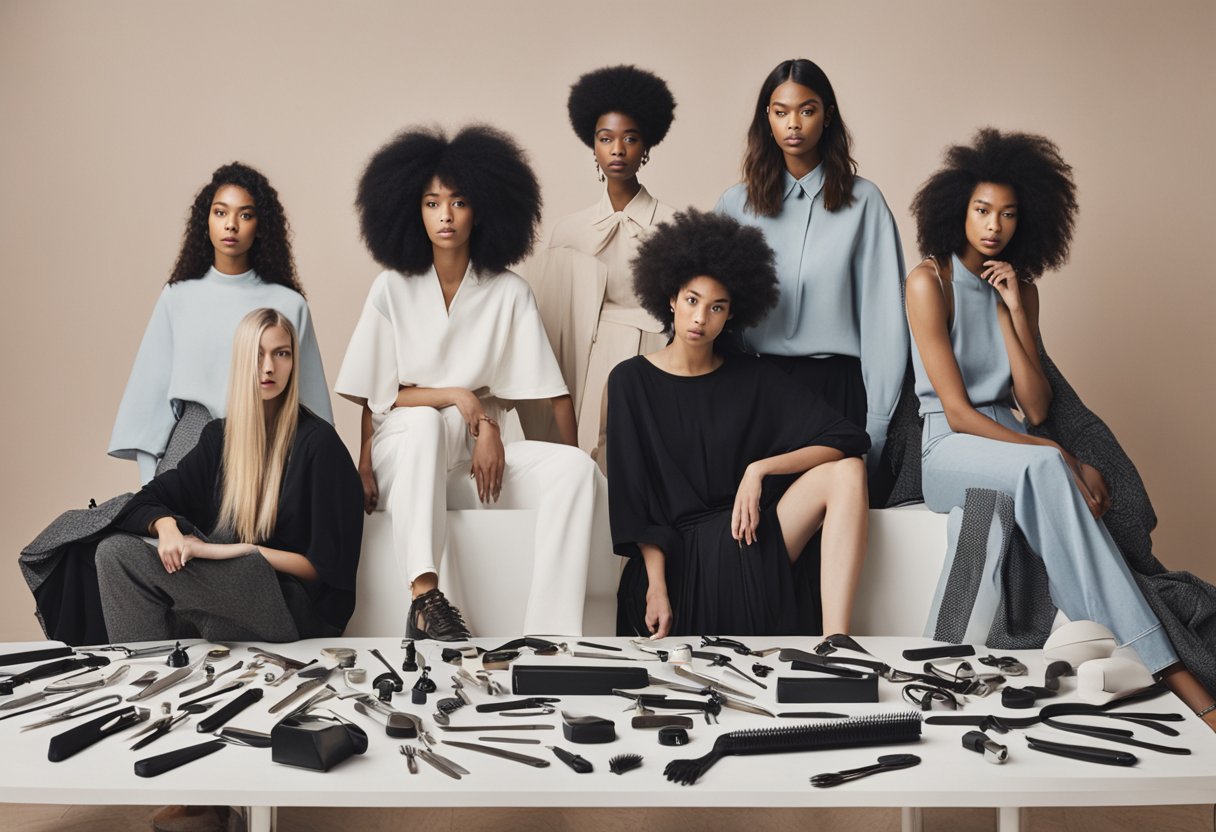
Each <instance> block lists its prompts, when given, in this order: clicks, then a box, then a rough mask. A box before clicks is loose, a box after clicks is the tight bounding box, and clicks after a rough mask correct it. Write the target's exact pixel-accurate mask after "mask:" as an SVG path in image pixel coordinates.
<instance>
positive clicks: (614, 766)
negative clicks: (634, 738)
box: [608, 754, 642, 774]
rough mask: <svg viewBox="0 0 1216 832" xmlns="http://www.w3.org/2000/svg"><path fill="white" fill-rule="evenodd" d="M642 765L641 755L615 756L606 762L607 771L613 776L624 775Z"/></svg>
mask: <svg viewBox="0 0 1216 832" xmlns="http://www.w3.org/2000/svg"><path fill="white" fill-rule="evenodd" d="M641 764H642V755H641V754H617V755H616V756H615V757H613V758H612V759H611V760H609V761H608V770H609V771H611V772H612V773H613V774H624V773H625V772H627V771H630V770H632V769H635V768H637V767H638V766H640V765H641Z"/></svg>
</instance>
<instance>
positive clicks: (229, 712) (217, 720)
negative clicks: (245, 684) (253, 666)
mask: <svg viewBox="0 0 1216 832" xmlns="http://www.w3.org/2000/svg"><path fill="white" fill-rule="evenodd" d="M262 694H263V691H262V689H261V688H250V689H249V690H247V691H245V692H243V693H241V694H240V695H239V696H237V697H235V698H234V699H233V700H232V701H231V702H229V703H227V704H226V705H224V706H223V707H222V708H220V709H219V710H218V711H216V712H215V713H213V714H211V715H210V716H207V717H205V718H203V719H202V720H201V721H200V722H199V724H198V732H199V733H200V734H210V733H212V732H214V731H217V730H219V729H220V728H221V727H222V726H223V725H224V723H226V722H227V721H228V720H230V719H232V718H233V717H234V716H236V715H237V714H239V713H240V712H241V711H243V710H245V709H246V708H248V707H249V706H250V705H253V704H254V703H255V702H260V701H262Z"/></svg>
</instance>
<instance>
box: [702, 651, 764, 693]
mask: <svg viewBox="0 0 1216 832" xmlns="http://www.w3.org/2000/svg"><path fill="white" fill-rule="evenodd" d="M692 657H693V658H694V659H701V660H702V661H707V662H709V663H710V665H712V666H713V667H721V668H725V669H726V670H729V671H731V672H732V673H735V674H737V675H739V676H742V677H743V678H744V679H746V680H747V681H749V682H751V683H752V684H753V685H756V686H757V687H759V688H763V689H764V690H768V685H766V684H764V682H761V681H760V680H759V679H757V678H756V677H754V676H751V675H749V674H747V673H746V672H744V671H742V670H740V669H739V668H737V667H735V665H734V662H733V661H732V660H731V657H730V656H728V655H726V654H725V653H714V652H712V651H710V650H693V651H692Z"/></svg>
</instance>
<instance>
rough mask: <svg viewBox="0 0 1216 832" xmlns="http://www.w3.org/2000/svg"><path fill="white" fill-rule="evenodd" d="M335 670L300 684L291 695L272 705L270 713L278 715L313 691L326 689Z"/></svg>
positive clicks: (327, 671) (331, 669)
mask: <svg viewBox="0 0 1216 832" xmlns="http://www.w3.org/2000/svg"><path fill="white" fill-rule="evenodd" d="M333 670H334V669H333V668H332V667H331V668H329V669H328V670H326V671H325V672H324V673H323V674H322V675H320V676H318V677H316V678H315V679H309V680H308V681H306V682H300V684H298V685H296V689H295V690H293V691H292V692H291V693H289V694H287V695H286V696H284V697H283V698H282V699H280V700H279V701H278V702H275V703H274V704H273V705H271V706H270V711H269V713H272V714H277V713H278V712H279V711H281V710H283V709H284V708H286V707H287V706H288V705H290V704H291V703H292V702H295V701H296V700H297V699H299V698H300V697H302V696H304V695H305V694H307V693H309V692H311V691H314V690H316V689H317V688H319V687H324V686H325V683H326V682H328V681H329V674H330V673H333ZM334 695H335V696H336V695H337V694H336V693H335V694H334Z"/></svg>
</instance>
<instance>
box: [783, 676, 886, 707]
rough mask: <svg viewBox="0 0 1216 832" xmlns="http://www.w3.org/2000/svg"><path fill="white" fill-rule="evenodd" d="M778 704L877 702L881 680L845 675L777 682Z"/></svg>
mask: <svg viewBox="0 0 1216 832" xmlns="http://www.w3.org/2000/svg"><path fill="white" fill-rule="evenodd" d="M777 701H778V702H877V701H878V677H877V676H866V677H863V678H861V679H846V678H844V677H841V676H821V677H805V678H801V677H800V678H792V677H789V676H782V677H780V678H778V679H777Z"/></svg>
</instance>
